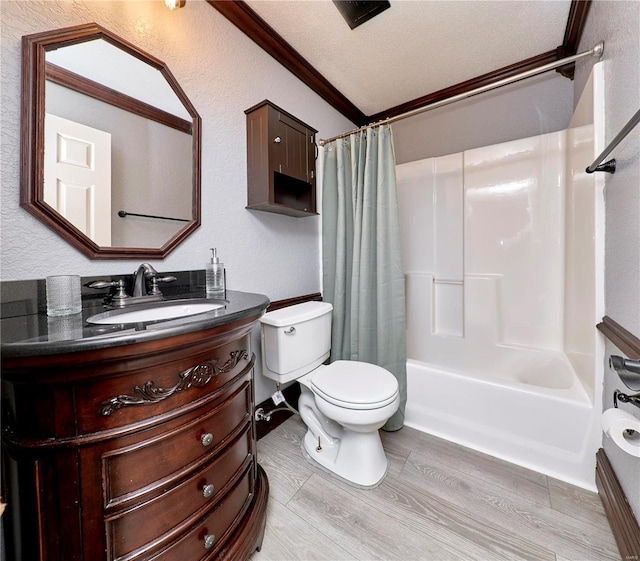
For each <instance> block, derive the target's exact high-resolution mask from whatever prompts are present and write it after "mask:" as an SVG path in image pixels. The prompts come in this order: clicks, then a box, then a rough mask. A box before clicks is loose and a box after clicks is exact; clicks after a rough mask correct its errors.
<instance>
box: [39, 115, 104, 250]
mask: <svg viewBox="0 0 640 561" xmlns="http://www.w3.org/2000/svg"><path fill="white" fill-rule="evenodd" d="M44 135H45V149H44V201H45V202H46V203H47V204H48V205H49V206H51V207H52V208H53V209H55V210H56V211H57V212H58V213H60V214H61V215H62V216H64V217H65V218H66V219H67V220H68V221H69V222H71V224H73V225H74V226H75V227H76V228H78V230H80V231H81V232H82V233H83V234H85V235H86V236H87V237H89V238H90V239H91V240H93V241H94V242H95V243H96V244H97V245H99V246H102V247H109V246H111V134H109V133H108V132H104V131H101V130H98V129H95V128H92V127H88V126H86V125H82V124H80V123H76V122H75V121H70V120H68V119H63V118H61V117H58V116H56V115H52V114H50V113H47V114H46V117H45V126H44Z"/></svg>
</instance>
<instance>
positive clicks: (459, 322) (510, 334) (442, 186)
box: [396, 64, 604, 490]
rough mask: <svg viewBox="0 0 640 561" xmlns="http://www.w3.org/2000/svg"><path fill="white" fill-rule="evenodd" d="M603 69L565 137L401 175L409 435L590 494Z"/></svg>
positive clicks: (599, 346) (597, 351)
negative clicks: (428, 436) (431, 437)
mask: <svg viewBox="0 0 640 561" xmlns="http://www.w3.org/2000/svg"><path fill="white" fill-rule="evenodd" d="M602 92H603V87H602V65H601V64H597V65H595V66H594V71H593V74H592V76H591V78H590V82H589V84H588V85H587V87H586V88H585V93H584V94H583V97H582V98H581V100H580V102H579V104H578V106H577V108H576V112H575V113H574V116H573V119H572V121H571V124H570V126H569V128H568V129H566V130H563V131H559V132H555V133H549V134H545V135H541V136H537V137H532V138H526V139H520V140H515V141H512V142H507V143H503V144H498V145H494V146H486V147H482V148H477V149H473V150H469V151H466V152H462V153H458V154H452V155H447V156H442V157H437V158H429V159H425V160H420V161H416V162H409V163H406V164H401V165H398V166H397V168H396V170H397V178H398V197H399V205H400V220H401V227H402V232H401V235H402V245H403V263H404V268H405V278H406V286H407V351H408V359H409V360H408V363H407V383H408V401H407V412H406V424H407V425H409V426H413V427H415V428H418V429H420V430H423V431H425V432H429V433H433V434H436V435H438V436H442V437H444V438H447V439H449V440H453V441H455V442H458V443H460V444H463V445H466V446H469V447H472V448H475V449H478V450H481V451H483V452H487V453H489V454H492V455H494V456H497V457H500V458H503V459H506V460H508V461H511V462H514V463H517V464H520V465H523V466H525V467H528V468H531V469H534V470H536V471H539V472H542V473H545V474H548V475H550V476H553V477H556V478H558V479H562V480H565V481H568V482H570V483H573V484H577V485H580V486H582V487H585V488H588V489H592V490H595V453H596V451H597V449H598V448H599V447H600V443H601V432H600V426H599V420H600V414H601V403H602V399H601V393H600V391H601V390H600V388H601V381H602V370H603V352H604V351H603V342H602V340H601V338H600V336H599V335H598V332H597V330H596V329H595V325H596V323H597V322H598V321H599V320H600V318H602V315H603V306H604V305H603V287H602V282H603V257H602V256H603V238H604V235H603V234H604V232H603V224H604V222H603V208H602V206H603V201H602V188H603V183H604V181H603V179H602V177H601V176H599V175H597V174H596V175H587V174H586V173H585V172H584V169H585V168H586V166H587V165H589V164H590V163H591V162H592V161H593V158H594V157H595V155H597V153H599V152H600V151H601V149H602V147H603V146H602V144H603V141H602V139H603V132H602V131H604V126H603V125H604V124H603V123H602V119H601V117H600V115H603V114H604V112H603V95H602Z"/></svg>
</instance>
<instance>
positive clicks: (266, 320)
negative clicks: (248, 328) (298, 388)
mask: <svg viewBox="0 0 640 561" xmlns="http://www.w3.org/2000/svg"><path fill="white" fill-rule="evenodd" d="M332 311H333V306H332V305H331V304H329V303H328V302H304V303H302V304H296V305H295V306H288V307H287V308H281V309H279V310H275V311H273V312H267V313H266V314H264V315H263V316H262V317H261V318H260V323H261V339H262V374H263V375H264V376H266V377H267V378H271V379H272V380H275V381H276V382H280V383H281V384H284V383H286V382H290V381H292V380H295V379H297V378H300V377H301V376H304V375H305V374H307V373H308V372H311V371H312V370H313V369H315V368H317V367H318V366H319V365H320V364H322V363H323V362H324V361H325V360H326V359H327V358H329V352H330V351H331V312H332Z"/></svg>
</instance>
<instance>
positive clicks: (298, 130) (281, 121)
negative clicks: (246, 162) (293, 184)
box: [274, 112, 310, 183]
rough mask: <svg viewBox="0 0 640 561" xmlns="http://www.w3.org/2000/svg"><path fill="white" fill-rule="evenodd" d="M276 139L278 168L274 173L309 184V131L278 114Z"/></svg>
mask: <svg viewBox="0 0 640 561" xmlns="http://www.w3.org/2000/svg"><path fill="white" fill-rule="evenodd" d="M276 137H277V138H280V142H277V140H276V143H277V145H278V148H279V149H278V162H277V163H278V168H277V169H275V170H274V171H278V172H280V173H283V174H284V175H288V176H289V177H294V178H296V179H300V180H301V181H306V182H307V183H309V182H310V178H309V167H308V163H309V147H310V141H309V131H308V129H307V128H306V127H304V126H303V125H301V124H300V123H297V122H296V121H294V120H293V119H291V118H289V117H287V116H286V115H284V114H283V113H280V112H278V120H277V128H276Z"/></svg>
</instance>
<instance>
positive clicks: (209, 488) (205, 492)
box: [202, 483, 213, 499]
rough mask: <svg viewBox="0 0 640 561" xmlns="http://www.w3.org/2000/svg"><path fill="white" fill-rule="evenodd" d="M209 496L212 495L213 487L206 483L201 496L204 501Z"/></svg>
mask: <svg viewBox="0 0 640 561" xmlns="http://www.w3.org/2000/svg"><path fill="white" fill-rule="evenodd" d="M211 495H213V485H212V484H211V483H208V484H207V485H205V486H204V487H203V488H202V496H203V497H204V498H205V499H208V498H209V497H210V496H211Z"/></svg>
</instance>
